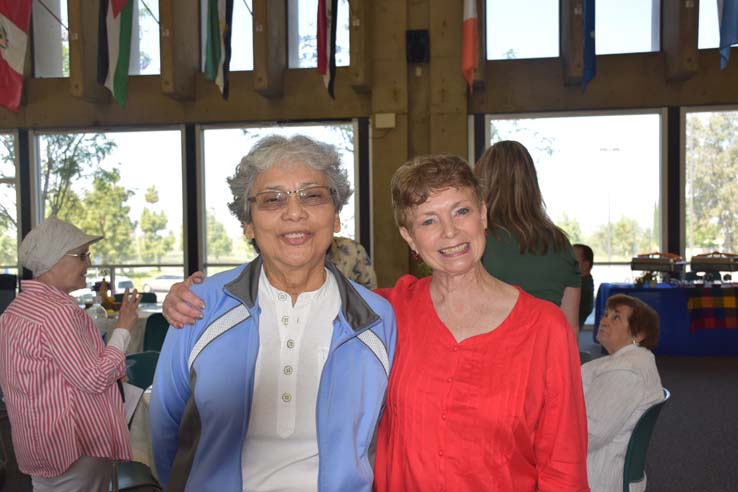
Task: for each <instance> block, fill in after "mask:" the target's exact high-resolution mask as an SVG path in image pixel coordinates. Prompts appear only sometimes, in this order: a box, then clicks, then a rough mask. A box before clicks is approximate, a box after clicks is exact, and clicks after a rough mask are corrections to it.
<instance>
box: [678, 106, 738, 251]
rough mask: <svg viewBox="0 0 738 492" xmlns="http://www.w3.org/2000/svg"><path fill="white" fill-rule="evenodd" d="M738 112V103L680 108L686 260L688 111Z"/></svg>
mask: <svg viewBox="0 0 738 492" xmlns="http://www.w3.org/2000/svg"><path fill="white" fill-rule="evenodd" d="M721 111H725V112H728V111H730V112H738V104H733V105H730V104H720V105H714V106H713V105H711V106H680V108H679V140H680V145H679V183H680V186H679V193H680V195H679V232H680V234H679V254H680V255H682V257H683V258H684V259H685V260H689V258H686V257H685V254H686V252H687V194H686V189H687V113H717V112H721Z"/></svg>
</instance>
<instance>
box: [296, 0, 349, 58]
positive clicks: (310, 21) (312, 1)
mask: <svg viewBox="0 0 738 492" xmlns="http://www.w3.org/2000/svg"><path fill="white" fill-rule="evenodd" d="M287 13H288V22H287V43H288V44H287V56H288V66H289V68H314V67H317V66H318V44H317V41H316V39H317V32H318V28H317V18H318V0H288V3H287ZM337 16H338V25H337V27H336V66H337V67H347V66H348V65H349V63H350V56H349V1H348V0H338V13H337Z"/></svg>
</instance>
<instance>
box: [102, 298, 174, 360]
mask: <svg viewBox="0 0 738 492" xmlns="http://www.w3.org/2000/svg"><path fill="white" fill-rule="evenodd" d="M160 312H161V304H139V307H138V321H137V322H136V329H135V330H133V331H132V332H131V341H130V343H129V344H128V349H127V350H126V353H127V354H135V353H136V352H142V351H143V339H144V332H145V331H146V320H147V319H148V318H149V316H151V315H152V314H154V313H160ZM117 321H118V315H117V313H116V315H115V317H114V318H104V319H96V320H95V325H97V329H98V330H100V333H104V334H105V335H106V338H105V339H106V340H110V337H111V335H112V334H113V330H114V329H115V325H116V322H117Z"/></svg>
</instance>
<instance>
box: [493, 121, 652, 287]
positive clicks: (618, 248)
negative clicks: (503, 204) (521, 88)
mask: <svg viewBox="0 0 738 492" xmlns="http://www.w3.org/2000/svg"><path fill="white" fill-rule="evenodd" d="M661 119H662V115H661V114H660V113H650V114H649V113H646V114H608V115H603V114H596V115H582V116H556V115H545V116H540V117H539V116H532V117H526V118H520V117H518V116H516V117H496V116H492V117H489V126H488V129H489V132H490V138H489V142H490V143H494V142H496V141H498V140H517V141H519V142H521V143H522V144H523V145H525V146H526V147H527V148H528V150H529V152H530V153H531V156H532V157H533V161H534V162H535V165H536V170H537V172H538V181H539V183H540V186H541V192H542V193H543V198H544V200H545V202H546V206H547V211H548V214H549V216H550V217H551V219H552V220H553V221H554V222H555V223H556V224H557V225H558V226H559V227H561V228H562V229H564V230H565V231H566V232H567V233H568V234H569V239H570V241H571V242H572V244H573V243H585V244H588V245H589V246H591V247H592V249H593V250H594V254H595V258H594V260H595V267H594V269H593V273H592V276H593V277H594V279H595V282H597V283H600V282H623V281H630V280H632V272H631V270H630V266H629V263H630V260H631V258H632V257H633V256H634V255H635V254H638V253H645V252H651V251H659V250H661V239H660V238H661V233H660V231H661V220H660V217H661V213H660V211H661V193H660V189H661V184H660V183H661V181H660V169H661V162H662V156H661V151H660V150H661Z"/></svg>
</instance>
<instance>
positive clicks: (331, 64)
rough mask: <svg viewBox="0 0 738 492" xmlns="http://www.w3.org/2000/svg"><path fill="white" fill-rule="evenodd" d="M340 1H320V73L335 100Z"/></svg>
mask: <svg viewBox="0 0 738 492" xmlns="http://www.w3.org/2000/svg"><path fill="white" fill-rule="evenodd" d="M337 21H338V0H318V35H317V38H318V73H320V74H322V75H323V83H324V84H325V86H326V88H327V89H328V95H329V96H331V97H332V98H333V99H335V98H336V97H335V96H334V95H333V84H334V82H335V80H336V24H337Z"/></svg>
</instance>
